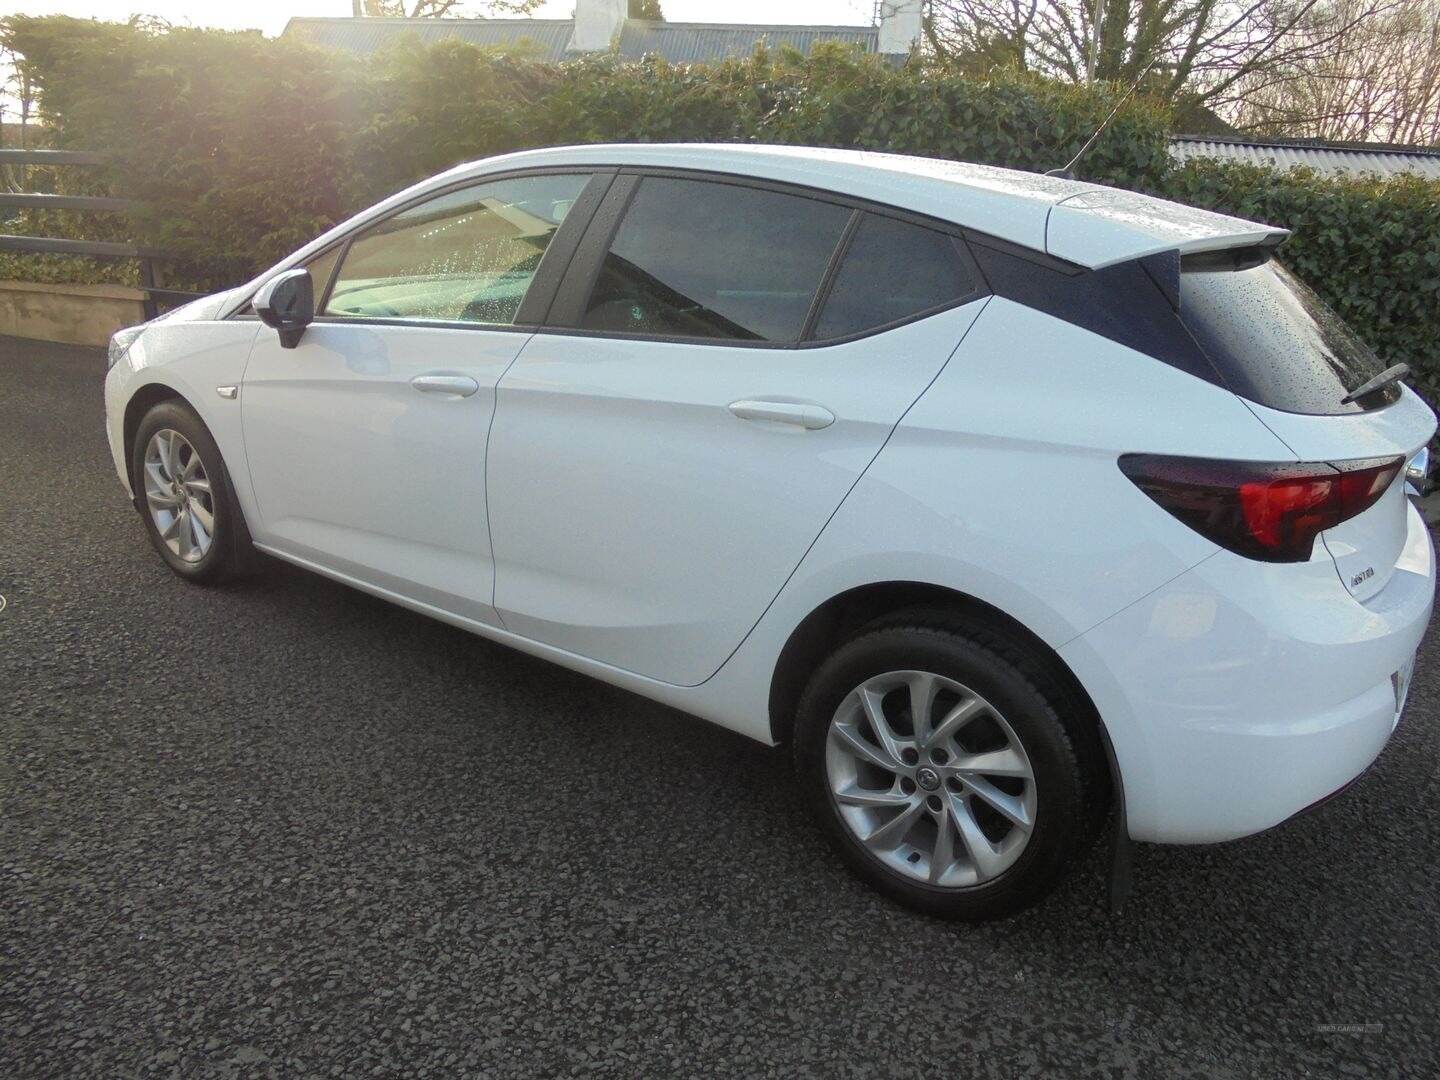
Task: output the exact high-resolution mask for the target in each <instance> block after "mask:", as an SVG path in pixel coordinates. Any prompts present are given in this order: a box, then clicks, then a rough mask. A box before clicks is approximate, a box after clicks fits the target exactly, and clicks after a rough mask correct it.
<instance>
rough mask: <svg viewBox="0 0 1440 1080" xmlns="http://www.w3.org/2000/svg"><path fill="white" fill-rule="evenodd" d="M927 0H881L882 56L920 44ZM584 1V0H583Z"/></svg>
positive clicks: (879, 51) (904, 53) (905, 52)
mask: <svg viewBox="0 0 1440 1080" xmlns="http://www.w3.org/2000/svg"><path fill="white" fill-rule="evenodd" d="M924 2H925V0H880V40H879V44H878V46H877V47H876V51H877V52H878V53H880V54H881V55H882V56H906V55H908V54H909V53H910V50H911V49H914V48H915V47H916V46H918V45H919V44H920V18H921V9H922V7H923V6H924ZM581 3H582V4H583V3H584V0H581Z"/></svg>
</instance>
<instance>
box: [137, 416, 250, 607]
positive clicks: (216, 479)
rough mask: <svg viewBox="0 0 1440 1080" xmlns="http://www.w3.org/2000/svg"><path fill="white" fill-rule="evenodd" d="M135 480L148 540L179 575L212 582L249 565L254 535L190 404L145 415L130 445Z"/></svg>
mask: <svg viewBox="0 0 1440 1080" xmlns="http://www.w3.org/2000/svg"><path fill="white" fill-rule="evenodd" d="M130 475H131V481H132V483H133V485H134V489H135V496H136V500H135V502H136V507H137V508H138V509H139V511H140V516H141V517H142V518H143V519H144V521H145V530H146V532H147V533H148V535H149V537H150V543H151V544H152V545H153V546H154V548H155V550H156V551H157V552H159V554H160V557H161V558H162V559H164V560H165V562H166V564H167V565H169V567H170V569H171V570H173V571H175V573H176V574H178V575H179V576H180V577H182V578H185V579H186V580H187V581H193V582H196V583H197V584H210V583H213V582H217V581H222V580H224V579H225V578H227V577H230V576H232V575H233V574H235V573H237V572H239V571H240V570H242V569H243V568H244V567H245V566H246V565H248V560H249V557H250V553H251V547H250V533H249V531H248V530H247V529H246V527H245V520H244V518H243V517H242V516H241V514H240V507H239V505H238V504H237V503H236V501H235V494H234V490H233V489H232V488H231V486H230V474H229V473H228V472H227V471H226V469H225V462H224V460H223V459H222V458H221V457H220V448H219V447H218V446H216V444H215V439H214V438H213V437H212V436H211V434H210V431H209V429H208V428H206V427H205V424H204V421H202V420H201V419H200V417H199V416H197V415H196V414H195V412H194V411H193V410H192V409H191V408H190V407H189V406H187V405H185V404H183V403H181V402H179V401H162V402H161V403H160V404H158V405H156V406H155V407H154V408H153V409H151V410H150V411H149V412H148V413H146V414H145V416H144V417H143V418H142V419H141V421H140V426H139V427H138V429H137V430H136V432H135V442H134V445H133V447H132V448H131V466H130Z"/></svg>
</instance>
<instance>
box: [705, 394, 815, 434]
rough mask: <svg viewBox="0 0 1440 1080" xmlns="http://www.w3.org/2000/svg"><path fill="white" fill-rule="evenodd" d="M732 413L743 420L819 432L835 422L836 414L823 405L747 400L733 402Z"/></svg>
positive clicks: (731, 404) (731, 405)
mask: <svg viewBox="0 0 1440 1080" xmlns="http://www.w3.org/2000/svg"><path fill="white" fill-rule="evenodd" d="M730 411H731V412H732V413H734V414H735V415H736V416H738V417H739V418H740V419H741V420H769V421H770V422H771V423H774V424H794V425H795V426H796V427H802V428H804V429H805V430H806V431H819V430H820V429H821V428H827V427H829V426H830V425H831V424H833V423H834V422H835V414H834V413H832V412H831V411H830V410H829V409H827V408H825V406H823V405H815V404H812V403H810V402H796V401H764V400H749V399H747V400H745V401H732V402H731V403H730Z"/></svg>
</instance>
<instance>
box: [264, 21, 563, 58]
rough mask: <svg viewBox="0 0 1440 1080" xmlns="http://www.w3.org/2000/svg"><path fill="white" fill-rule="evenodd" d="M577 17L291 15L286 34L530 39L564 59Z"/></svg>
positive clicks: (363, 46) (362, 41)
mask: <svg viewBox="0 0 1440 1080" xmlns="http://www.w3.org/2000/svg"><path fill="white" fill-rule="evenodd" d="M574 29H575V23H574V22H573V21H572V20H570V19H380V18H365V19H353V18H351V19H309V18H298V17H297V18H293V19H291V20H290V21H289V22H288V23H286V24H285V30H284V33H283V34H282V35H281V36H283V37H299V38H304V39H305V40H306V41H309V42H311V43H312V44H315V45H324V46H327V47H329V48H332V49H349V50H350V51H351V52H358V53H372V52H374V51H375V50H376V49H379V48H380V47H381V46H383V45H388V44H390V43H391V42H392V41H395V40H396V39H398V38H400V37H402V36H404V35H405V34H416V35H418V36H419V38H420V40H421V41H424V42H426V43H430V42H435V41H443V40H445V39H447V38H456V39H458V40H460V41H467V42H469V43H470V44H472V45H479V46H482V47H494V46H497V45H517V44H519V43H521V42H529V43H532V44H533V45H534V47H535V55H536V56H539V57H541V58H543V59H546V60H561V59H564V57H565V55H566V53H565V47H566V46H567V45H569V44H570V35H571V33H572V32H573V31H574Z"/></svg>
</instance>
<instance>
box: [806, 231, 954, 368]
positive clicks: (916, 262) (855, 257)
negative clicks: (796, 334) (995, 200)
mask: <svg viewBox="0 0 1440 1080" xmlns="http://www.w3.org/2000/svg"><path fill="white" fill-rule="evenodd" d="M958 243H959V241H957V240H955V239H954V238H953V237H950V236H946V235H945V234H944V233H940V232H936V231H935V230H934V229H927V228H924V227H923V226H920V225H912V224H910V223H909V222H906V221H899V220H897V219H895V218H888V217H881V216H880V215H878V214H866V215H865V216H864V217H863V218H862V219H861V220H860V224H859V226H858V227H857V228H856V230H855V232H854V234H853V235H852V236H851V239H850V243H849V245H848V246H847V247H846V249H845V255H844V257H843V258H842V259H841V262H840V269H839V271H838V272H837V273H836V275H835V280H834V284H833V285H831V287H830V294H829V295H828V296H827V297H826V299H825V306H824V307H823V308H822V309H821V311H820V317H819V319H818V320H817V321H816V323H815V328H814V330H812V331H811V333H810V337H811V338H814V339H818V340H821V341H824V340H827V339H830V338H839V337H846V336H848V335H851V334H859V333H863V332H864V331H866V330H873V329H876V328H878V327H882V326H887V325H890V324H891V323H897V322H901V321H902V320H905V319H909V318H913V317H914V316H916V315H921V314H924V313H926V312H929V311H937V310H939V309H940V308H943V307H948V306H950V305H951V304H954V303H957V302H958V301H960V300H962V299H964V298H965V297H967V296H969V295H971V294H972V293H974V292H975V291H976V282H975V277H974V275H973V274H972V272H971V270H970V263H969V260H968V259H966V258H965V257H964V256H963V255H962V254H961V253H960V250H959V248H958V246H957V245H958Z"/></svg>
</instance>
